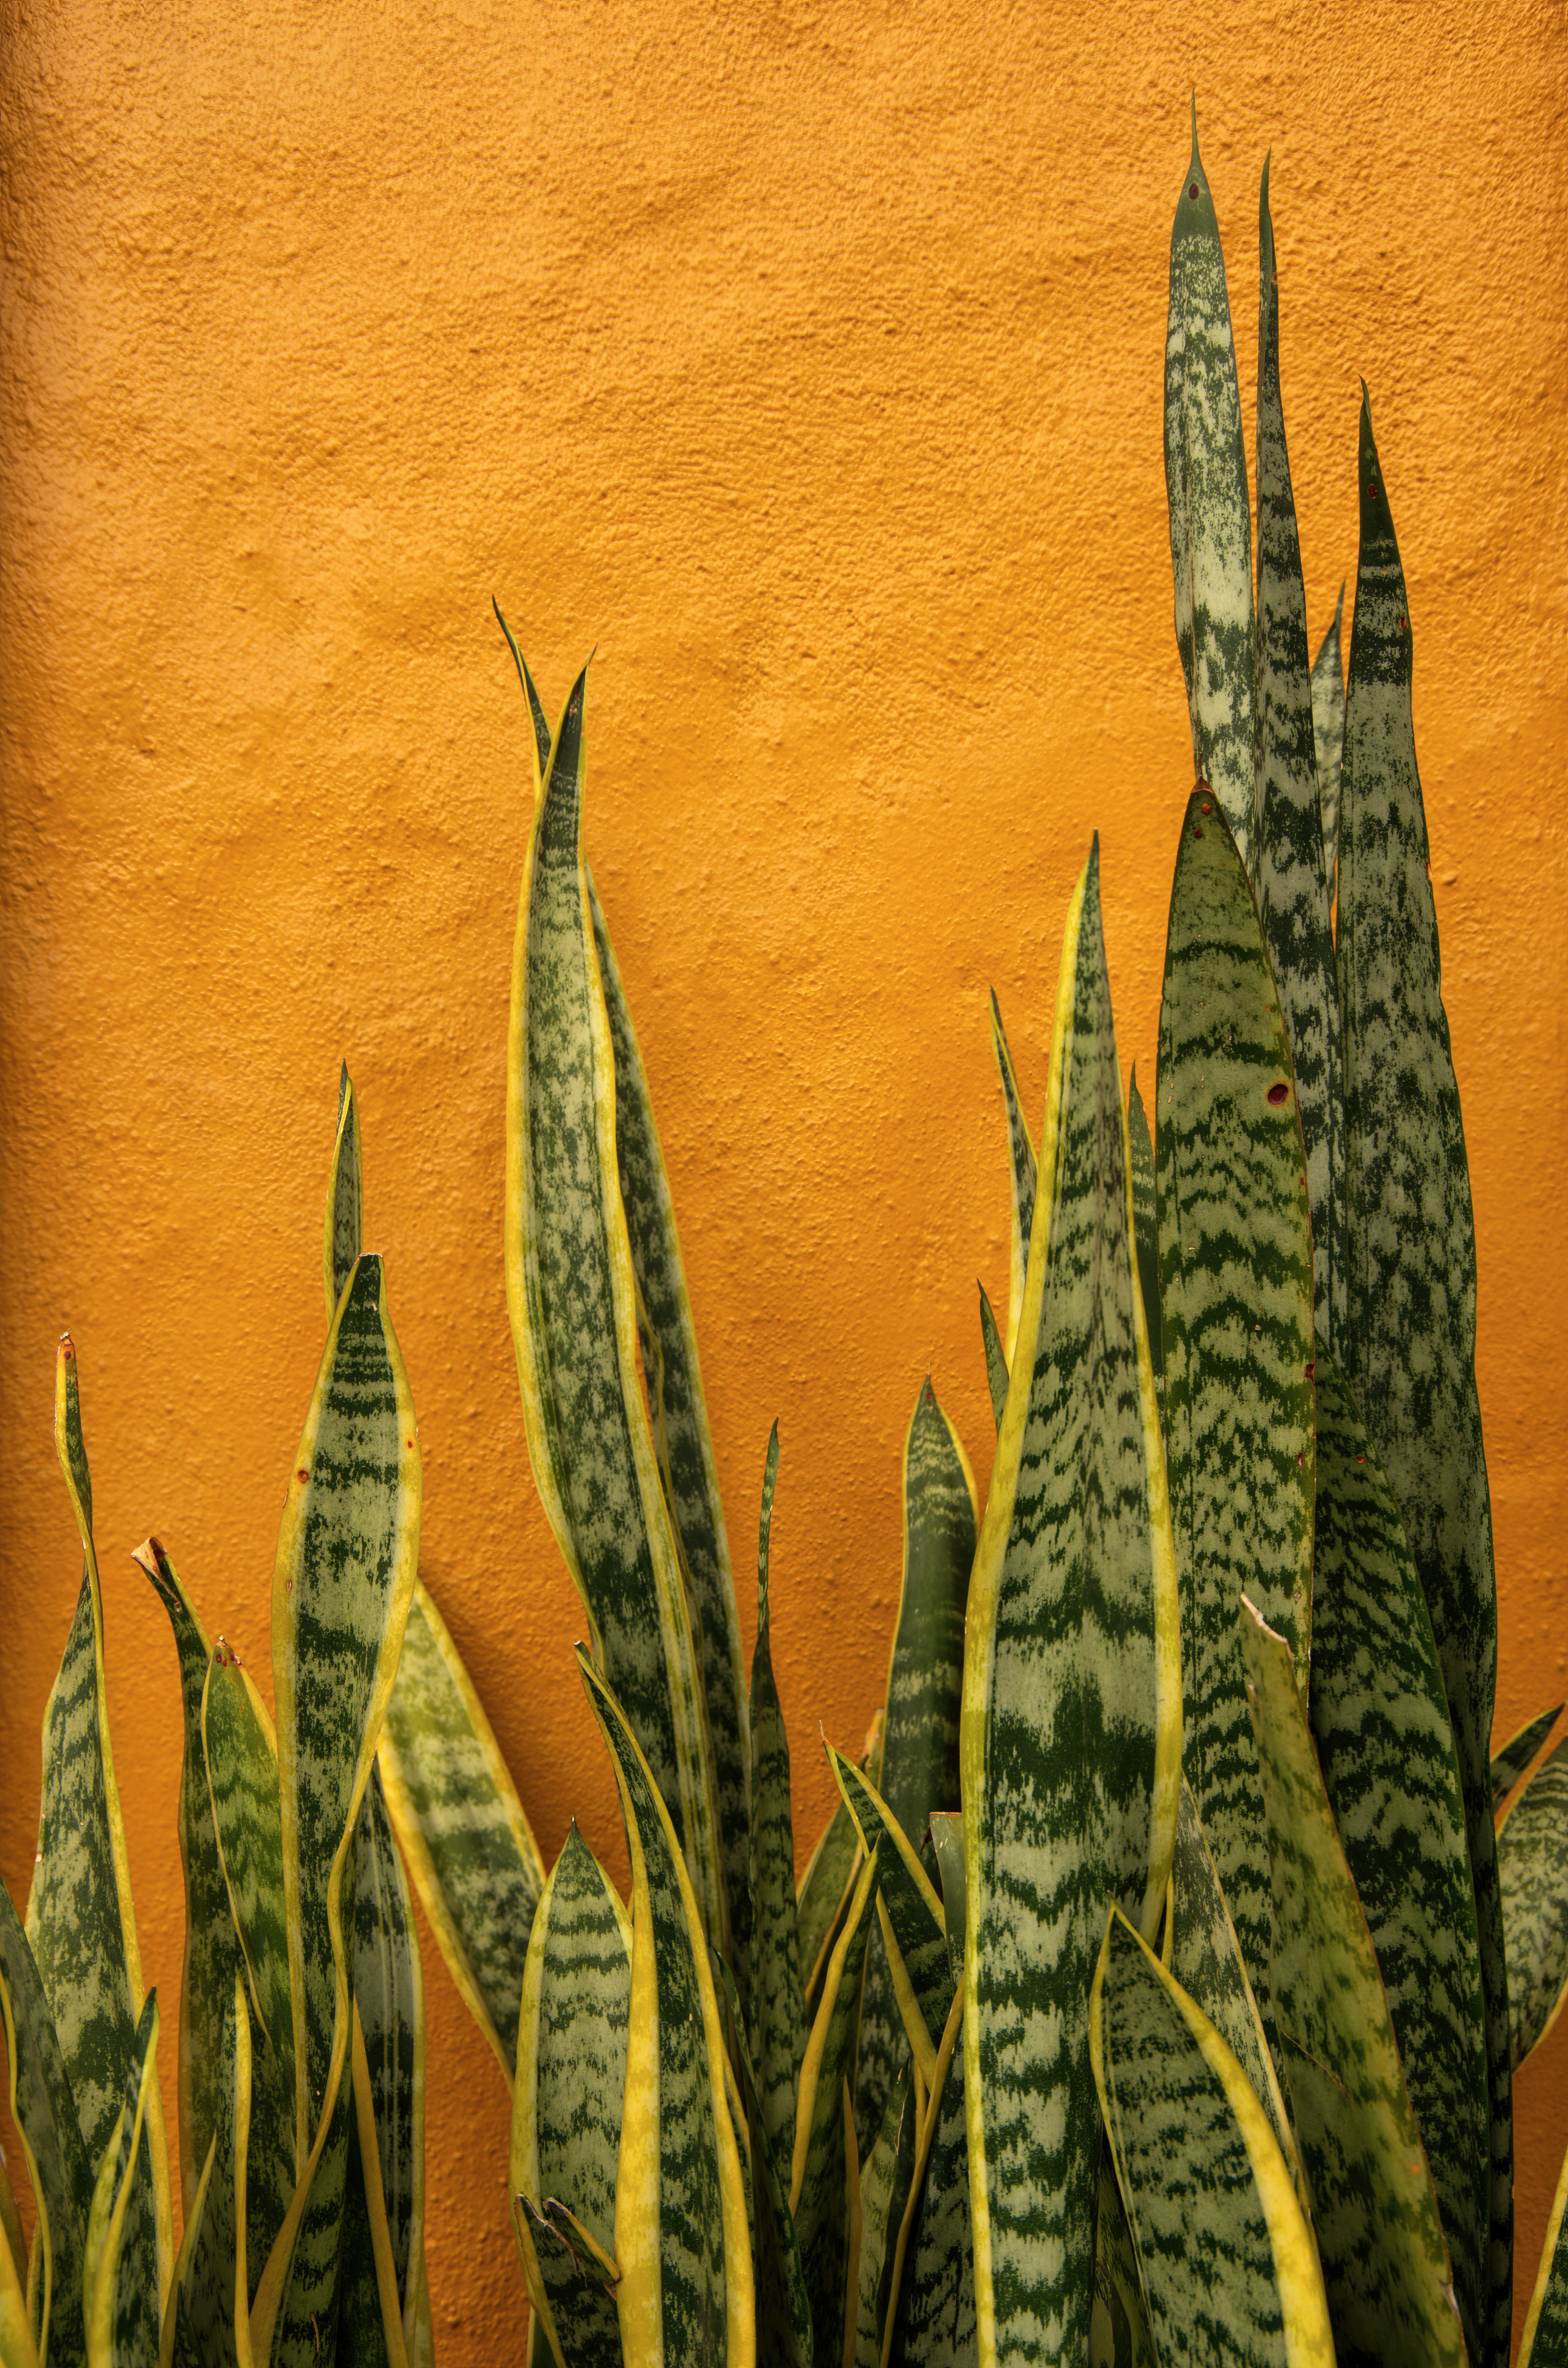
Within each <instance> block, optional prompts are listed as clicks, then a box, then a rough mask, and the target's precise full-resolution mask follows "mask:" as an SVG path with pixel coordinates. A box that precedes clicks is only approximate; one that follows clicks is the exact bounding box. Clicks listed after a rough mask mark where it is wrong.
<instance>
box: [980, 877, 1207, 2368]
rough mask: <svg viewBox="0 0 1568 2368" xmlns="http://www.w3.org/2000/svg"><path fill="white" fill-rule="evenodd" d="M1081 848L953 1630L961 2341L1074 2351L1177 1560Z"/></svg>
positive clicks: (1165, 1688) (1146, 1904)
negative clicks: (973, 1543) (1023, 1256)
mask: <svg viewBox="0 0 1568 2368" xmlns="http://www.w3.org/2000/svg"><path fill="white" fill-rule="evenodd" d="M1129 1169H1130V1160H1129V1155H1128V1147H1127V1136H1126V1131H1125V1121H1124V1116H1123V1106H1122V1099H1121V1087H1120V1080H1119V1075H1118V1071H1117V1063H1116V1045H1115V1038H1114V1034H1113V1030H1112V1024H1111V1011H1110V986H1109V981H1108V976H1107V973H1106V963H1105V951H1104V945H1103V940H1102V936H1101V928H1100V915H1099V850H1098V845H1097V842H1096V846H1095V848H1093V849H1092V850H1091V853H1090V856H1089V860H1088V862H1087V864H1086V865H1085V869H1084V871H1083V873H1082V875H1081V877H1080V879H1079V882H1078V885H1077V887H1076V889H1075V891H1074V896H1073V901H1072V905H1071V907H1070V909H1069V913H1068V918H1067V927H1066V931H1065V936H1064V939H1063V945H1062V970H1061V978H1060V984H1059V986H1058V990H1057V999H1056V1016H1055V1026H1054V1030H1053V1038H1052V1044H1051V1087H1050V1093H1049V1097H1048V1100H1047V1105H1046V1117H1045V1132H1044V1139H1043V1145H1042V1150H1041V1155H1040V1189H1039V1191H1038V1194H1037V1196H1036V1200H1035V1214H1034V1229H1033V1234H1032V1236H1031V1239H1030V1243H1029V1259H1028V1280H1027V1284H1026V1289H1025V1294H1024V1312H1023V1317H1022V1320H1021V1323H1020V1326H1019V1334H1018V1338H1019V1352H1018V1355H1017V1357H1016V1358H1015V1360H1014V1362H1013V1370H1012V1376H1011V1380H1010V1383H1009V1385H1008V1392H1007V1406H1006V1414H1005V1415H1004V1417H1003V1422H1002V1430H1001V1436H1000V1438H999V1439H998V1440H997V1445H996V1460H995V1463H994V1469H993V1474H992V1481H991V1493H990V1497H989V1499H988V1502H987V1504H986V1508H985V1517H984V1520H983V1526H982V1530H981V1535H980V1543H979V1546H978V1549H977V1552H976V1554H975V1563H974V1572H973V1576H972V1577H971V1583H970V1604H969V1615H968V1625H967V1631H966V1639H965V1658H964V1685H963V1708H962V1720H961V1754H962V1778H963V1787H962V1789H963V1807H964V1848H965V1860H966V1871H967V1877H968V1880H967V1885H966V1890H967V1905H966V1930H965V1961H964V1968H965V2009H964V2040H963V2044H964V2093H965V2100H966V2113H967V2117H968V2129H969V2158H970V2180H971V2205H972V2211H973V2221H974V2277H975V2296H976V2307H977V2314H978V2325H979V2340H980V2356H981V2358H982V2360H983V2361H984V2362H991V2361H993V2360H1010V2359H1017V2358H1023V2357H1026V2356H1031V2357H1032V2356H1038V2354H1039V2353H1040V2351H1043V2354H1044V2356H1046V2357H1051V2356H1053V2355H1054V2354H1055V2353H1056V2352H1057V2351H1061V2352H1062V2354H1063V2355H1067V2356H1070V2355H1071V2354H1073V2353H1074V2352H1081V2351H1082V2350H1083V2347H1084V2345H1085V2341H1086V2338H1087V2328H1088V2316H1089V2304H1090V2272H1091V2266H1092V2256H1093V2243H1094V2203H1095V2183H1096V2167H1097V2163H1098V2149H1099V2121H1098V2112H1097V2109H1096V2102H1095V2092H1094V2083H1093V2080H1092V2078H1091V2075H1090V2070H1089V2056H1088V2021H1087V2015H1088V2003H1087V2002H1088V1990H1089V1982H1090V1978H1091V1976H1092V1975H1093V1972H1094V1967H1095V1962H1096V1957H1097V1955H1098V1952H1099V1945H1100V1937H1101V1933H1102V1930H1103V1927H1104V1918H1105V1902H1106V1899H1107V1896H1109V1897H1111V1898H1113V1899H1116V1900H1119V1901H1121V1902H1122V1903H1124V1904H1125V1905H1126V1906H1127V1907H1129V1908H1130V1910H1131V1913H1132V1914H1133V1915H1134V1916H1136V1917H1138V1918H1139V1919H1140V1920H1141V1921H1142V1923H1144V1924H1145V1925H1146V1926H1147V1929H1148V1930H1150V1931H1151V1932H1152V1931H1153V1930H1154V1928H1155V1924H1156V1922H1157V1919H1158V1917H1159V1913H1160V1908H1161V1905H1162V1902H1163V1897H1164V1893H1165V1877H1166V1872H1167V1869H1168V1867H1169V1863H1170V1851H1171V1840H1172V1834H1173V1829H1174V1826H1175V1820H1176V1793H1177V1784H1178V1781H1179V1766H1180V1752H1181V1725H1180V1712H1179V1686H1180V1675H1179V1668H1178V1659H1177V1650H1176V1575H1175V1566H1174V1559H1173V1554H1172V1547H1171V1536H1170V1525H1169V1512H1168V1508H1167V1506H1166V1502H1165V1460H1164V1456H1163V1454H1162V1452H1161V1447H1160V1436H1159V1417H1158V1415H1157V1412H1156V1408H1155V1401H1154V1381H1153V1367H1152V1365H1151V1362H1150V1359H1149V1351H1148V1343H1147V1338H1146V1337H1145V1336H1144V1333H1143V1315H1142V1298H1141V1296H1140V1294H1139V1292H1138V1289H1137V1285H1136V1284H1135V1282H1134V1281H1133V1274H1132V1236H1133V1220H1132V1209H1131V1181H1130V1174H1129Z"/></svg>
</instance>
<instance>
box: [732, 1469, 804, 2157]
mask: <svg viewBox="0 0 1568 2368" xmlns="http://www.w3.org/2000/svg"><path fill="white" fill-rule="evenodd" d="M777 1479H778V1424H777V1423H775V1424H774V1426H773V1429H772V1431H771V1433H770V1434H769V1437H768V1441H767V1464H766V1466H765V1468H764V1471H763V1475H762V1514H761V1520H760V1522H759V1526H758V1531H757V1549H756V1652H755V1653H754V1654H753V1656H752V1665H751V1752H750V1759H751V1814H752V1836H751V1889H752V1898H753V1903H754V1905H753V1919H754V1920H753V1923H752V1936H751V1950H752V1963H751V1973H750V1980H749V1982H748V1984H747V1993H746V1994H749V1997H750V2002H751V2030H750V2041H751V2052H752V2058H753V2062H754V2063H755V2065H756V2080H757V2093H758V2095H759V2097H760V2099H761V2104H762V2124H763V2128H764V2129H765V2130H766V2132H767V2142H768V2145H769V2146H771V2148H772V2150H773V2153H774V2155H775V2156H776V2157H777V2158H778V2161H779V2162H782V2163H788V2162H790V2160H791V2159H792V2157H793V2156H794V2152H795V2090H796V2087H797V2085H798V2083H799V2080H800V2078H801V2056H802V2055H803V2054H804V2052H805V2045H806V2031H805V2021H806V2015H805V1999H804V1994H803V1991H802V1988H801V1955H800V1940H799V1923H798V1917H797V1912H796V1901H795V1838H794V1824H793V1820H792V1818H791V1816H790V1741H789V1737H788V1736H787V1735H786V1734H785V1731H784V1713H783V1712H782V1710H781V1709H780V1708H779V1704H778V1688H777V1686H776V1685H775V1684H774V1682H773V1652H772V1638H771V1632H770V1628H769V1623H768V1611H767V1571H768V1541H769V1536H770V1532H771V1530H772V1524H773V1491H774V1486H775V1483H776V1482H777ZM738 1987H739V1985H738V1984H737V1988H738ZM746 1994H743V2008H742V2011H743V2014H744V1995H746Z"/></svg>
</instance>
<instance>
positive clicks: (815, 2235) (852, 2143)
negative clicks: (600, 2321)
mask: <svg viewBox="0 0 1568 2368" xmlns="http://www.w3.org/2000/svg"><path fill="white" fill-rule="evenodd" d="M877 1874H878V1861H877V1855H876V1854H873V1855H872V1856H871V1857H870V1858H869V1859H868V1860H867V1861H866V1863H865V1865H864V1866H863V1867H862V1868H861V1871H860V1876H859V1880H858V1882H857V1884H856V1886H855V1896H854V1898H853V1900H852V1901H851V1903H850V1908H849V1914H848V1916H847V1917H846V1919H845V1924H844V1929H843V1930H842V1932H841V1933H840V1934H839V1937H838V1940H837V1941H836V1943H835V1947H834V1952H833V1957H832V1960H831V1962H830V1964H829V1965H828V1968H827V1973H826V1975H825V1977H824V1982H823V1992H822V2000H821V2003H820V2005H819V2006H818V2008H817V2010H816V2019H815V2021H813V2022H812V2030H811V2036H810V2038H809V2039H808V2040H807V2042H806V2053H805V2058H804V2061H803V2063H802V2065H801V2093H800V2099H799V2103H798V2107H797V2112H796V2120H795V2154H794V2159H793V2161H792V2162H791V2164H790V2212H791V2213H792V2214H793V2215H794V2221H795V2237H796V2240H797V2242H798V2243H799V2245H800V2248H801V2271H802V2272H803V2273H804V2276H805V2282H806V2292H807V2294H808V2295H809V2296H810V2298H811V2306H812V2358H813V2360H815V2361H818V2362H822V2361H826V2362H836V2361H840V2360H842V2359H843V2357H844V2349H845V2341H846V2328H848V2327H849V2326H850V2325H851V2324H852V2322H853V2320H854V2317H855V2315H856V2310H857V2307H858V2294H859V2262H858V2258H857V2259H855V2260H851V2258H850V2249H851V2248H850V2237H851V2234H852V2232H853V2230H854V2229H855V2228H857V2227H858V2222H859V2209H858V2196H859V2179H860V2165H859V2159H858V2151H857V2146H856V2135H855V2120H854V2110H853V2105H852V2102H851V2098H852V2084H853V2081H854V2076H855V2033H856V2028H857V2025H858V2021H859V2011H860V1979H861V1974H862V1971H863V1968H864V1966H865V1962H866V1940H867V1936H868V1934H869V1931H870V1929H871V1902H872V1900H873V1898H874V1897H875V1895H876V1887H877ZM852 2183H853V2185H854V2188H855V2197H854V2199H853V2202H852V2199H851V2196H850V2187H851V2184H852Z"/></svg>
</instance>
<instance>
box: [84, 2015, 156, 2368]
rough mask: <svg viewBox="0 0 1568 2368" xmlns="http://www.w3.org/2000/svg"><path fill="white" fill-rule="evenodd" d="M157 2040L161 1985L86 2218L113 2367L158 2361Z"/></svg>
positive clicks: (91, 2302)
mask: <svg viewBox="0 0 1568 2368" xmlns="http://www.w3.org/2000/svg"><path fill="white" fill-rule="evenodd" d="M157 2044H158V1993H157V1991H156V1990H149V1991H148V1993H147V1996H146V1998H145V2000H144V2002H143V2004H142V2015H141V2020H140V2021H139V2022H138V2023H137V2026H136V2032H135V2035H134V2038H133V2040H132V2042H131V2061H130V2064H129V2066H127V2069H126V2079H125V2094H124V2096H123V2098H122V2099H121V2100H120V2101H121V2111H120V2112H119V2117H118V2120H117V2123H116V2127H115V2132H114V2135H113V2136H112V2138H111V2141H110V2144H109V2146H108V2149H107V2150H106V2152H105V2155H104V2158H103V2161H102V2163H101V2164H100V2165H99V2168H98V2177H97V2187H96V2188H95V2191H94V2194H93V2203H92V2209H91V2212H90V2213H89V2214H88V2218H87V2242H86V2258H85V2263H84V2289H85V2297H86V2301H87V2317H88V2346H89V2351H97V2350H98V2349H99V2344H100V2343H101V2339H102V2336H103V2335H104V2334H106V2333H107V2335H108V2344H107V2346H104V2347H103V2349H102V2350H101V2351H100V2352H99V2356H100V2357H102V2358H106V2359H107V2360H108V2361H110V2362H112V2363H113V2368H157V2359H158V2337H159V2334H160V2331H161V2328H160V2315H159V2308H158V2262H157V2253H156V2249H155V2239H154V2236H153V2228H154V2218H153V2148H152V2143H151V2139H150V2137H149V2134H148V2130H147V2125H146V2108H147V2100H148V2094H149V2091H150V2089H151V2087H152V2084H153V2081H155V2080H156V2078H157V2077H158V2075H157V2066H156V2064H155V2062H154V2060H153V2059H154V2058H155V2056H156V2054H157ZM128 2191H129V2192H128ZM106 2305H107V2308H106Z"/></svg>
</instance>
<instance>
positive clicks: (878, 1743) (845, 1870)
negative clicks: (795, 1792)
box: [795, 1710, 882, 2013]
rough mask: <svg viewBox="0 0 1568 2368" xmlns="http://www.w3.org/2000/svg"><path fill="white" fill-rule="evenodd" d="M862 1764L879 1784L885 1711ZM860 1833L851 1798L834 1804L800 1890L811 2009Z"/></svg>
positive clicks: (852, 1878) (798, 1929) (848, 1888)
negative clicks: (849, 1803) (816, 1981)
mask: <svg viewBox="0 0 1568 2368" xmlns="http://www.w3.org/2000/svg"><path fill="white" fill-rule="evenodd" d="M860 1766H861V1768H862V1770H864V1771H865V1773H866V1774H867V1775H869V1777H870V1779H871V1782H872V1783H873V1784H874V1783H875V1782H877V1780H878V1778H879V1777H880V1776H881V1767H882V1713H881V1711H880V1710H879V1711H878V1713H877V1714H876V1717H875V1718H874V1719H873V1720H872V1722H871V1726H870V1732H869V1734H868V1736H867V1737H866V1748H865V1749H864V1751H862V1753H861V1754H860ZM859 1848H860V1837H859V1835H858V1832H857V1831H856V1827H855V1820H854V1818H853V1817H852V1816H850V1814H849V1807H848V1804H847V1802H846V1801H844V1800H843V1799H842V1798H841V1799H839V1800H837V1801H836V1802H835V1804H834V1811H833V1815H832V1816H831V1817H830V1818H829V1819H828V1821H827V1823H826V1825H825V1826H824V1827H823V1829H822V1832H821V1833H820V1834H819V1835H818V1836H817V1839H816V1846H815V1848H814V1849H813V1850H812V1854H811V1857H810V1858H809V1859H808V1860H807V1861H806V1871H805V1873H804V1874H802V1875H801V1880H800V1882H799V1884H797V1885H796V1890H795V1902H796V1906H795V1918H796V1921H795V1934H796V1939H797V1941H799V1944H800V1951H801V1987H802V1989H803V1990H804V1991H805V1994H806V2000H807V2011H808V2013H810V2012H811V2011H812V2007H811V1998H812V1989H813V1987H814V1984H813V1980H812V1976H813V1975H819V1976H820V1974H821V1971H822V1967H823V1964H824V1958H823V1952H824V1948H825V1946H826V1944H827V1941H828V1938H829V1935H830V1934H831V1933H832V1932H834V1930H835V1928H836V1927H837V1926H838V1924H839V1923H840V1922H841V1921H842V1918H843V1916H844V1913H845V1911H846V1908H847V1907H848V1904H849V1896H850V1894H851V1893H852V1892H853V1890H854V1888H855V1884H856V1880H857V1877H858V1873H859V1869H858V1866H857V1865H856V1862H855V1861H856V1859H857V1856H858V1852H859Z"/></svg>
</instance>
